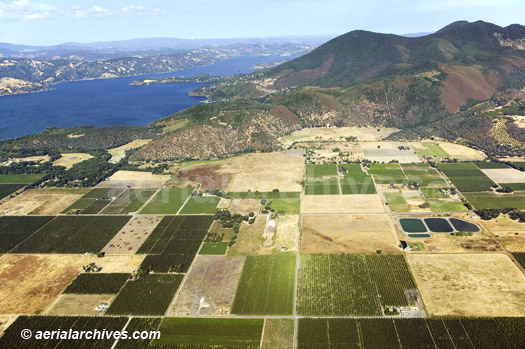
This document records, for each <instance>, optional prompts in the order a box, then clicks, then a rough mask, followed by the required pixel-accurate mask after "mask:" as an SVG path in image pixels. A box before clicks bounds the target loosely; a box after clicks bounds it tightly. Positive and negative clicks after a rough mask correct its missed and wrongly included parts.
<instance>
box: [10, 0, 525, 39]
mask: <svg viewBox="0 0 525 349" xmlns="http://www.w3.org/2000/svg"><path fill="white" fill-rule="evenodd" d="M524 14H525V1H524V0H497V1H496V0H475V1H474V0H463V1H461V0H459V1H452V0H438V1H434V0H406V1H402V0H359V1H354V0H323V1H312V0H221V1H218V0H171V1H167V0H105V1H101V0H0V42H10V43H18V44H38V45H49V44H58V43H62V42H67V41H76V42H90V41H106V40H122V39H132V38H144V37H178V38H190V39H191V38H235V37H269V36H283V35H303V34H304V35H323V34H334V35H338V34H343V33H346V32H349V31H351V30H354V29H365V30H372V31H377V32H386V33H396V34H404V33H414V32H427V31H434V30H437V29H439V28H441V27H443V26H445V25H447V24H449V23H451V22H453V21H457V20H461V19H465V20H468V21H475V20H478V19H481V20H484V21H488V22H492V23H495V24H498V25H501V26H506V25H509V24H512V23H519V22H520V21H521V22H522V23H520V24H525V23H523V22H524V21H523V20H524Z"/></svg>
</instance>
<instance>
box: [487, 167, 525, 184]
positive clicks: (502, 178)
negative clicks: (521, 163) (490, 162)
mask: <svg viewBox="0 0 525 349" xmlns="http://www.w3.org/2000/svg"><path fill="white" fill-rule="evenodd" d="M481 172H483V173H484V174H486V175H487V177H489V178H490V179H492V180H493V181H494V182H496V183H525V172H521V171H518V170H515V169H513V168H491V169H485V170H481Z"/></svg>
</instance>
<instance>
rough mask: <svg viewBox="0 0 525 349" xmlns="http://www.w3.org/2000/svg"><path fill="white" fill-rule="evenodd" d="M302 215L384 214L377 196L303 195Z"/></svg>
mask: <svg viewBox="0 0 525 349" xmlns="http://www.w3.org/2000/svg"><path fill="white" fill-rule="evenodd" d="M301 211H302V213H346V214H356V213H384V212H385V209H384V207H383V204H382V203H381V200H380V198H379V195H377V194H355V195H303V199H302V202H301Z"/></svg>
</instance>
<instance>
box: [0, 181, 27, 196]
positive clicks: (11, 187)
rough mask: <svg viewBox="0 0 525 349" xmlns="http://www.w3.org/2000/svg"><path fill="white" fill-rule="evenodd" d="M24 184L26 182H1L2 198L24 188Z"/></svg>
mask: <svg viewBox="0 0 525 349" xmlns="http://www.w3.org/2000/svg"><path fill="white" fill-rule="evenodd" d="M24 186H25V185H24V184H0V199H3V198H5V197H6V196H8V195H11V194H13V193H14V192H15V191H17V190H18V189H20V188H23V187H24Z"/></svg>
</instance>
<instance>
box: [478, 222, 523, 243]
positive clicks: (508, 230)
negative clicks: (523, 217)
mask: <svg viewBox="0 0 525 349" xmlns="http://www.w3.org/2000/svg"><path fill="white" fill-rule="evenodd" d="M481 224H482V225H483V226H484V227H485V228H486V229H488V230H490V232H492V234H494V237H495V239H496V241H497V242H498V243H499V244H500V245H502V246H503V247H504V248H505V249H507V250H508V251H512V252H525V223H519V222H518V221H514V220H512V219H510V218H509V216H508V215H500V216H499V217H498V218H495V219H491V220H490V221H482V222H481Z"/></svg>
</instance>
